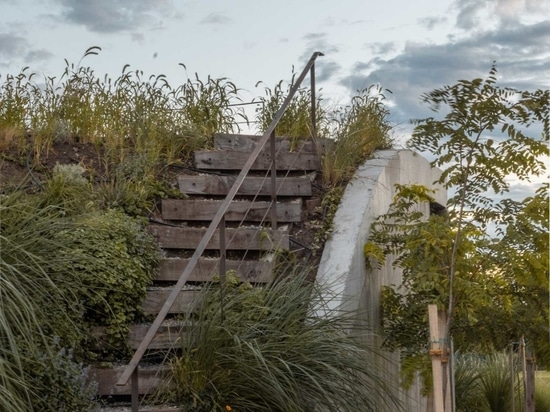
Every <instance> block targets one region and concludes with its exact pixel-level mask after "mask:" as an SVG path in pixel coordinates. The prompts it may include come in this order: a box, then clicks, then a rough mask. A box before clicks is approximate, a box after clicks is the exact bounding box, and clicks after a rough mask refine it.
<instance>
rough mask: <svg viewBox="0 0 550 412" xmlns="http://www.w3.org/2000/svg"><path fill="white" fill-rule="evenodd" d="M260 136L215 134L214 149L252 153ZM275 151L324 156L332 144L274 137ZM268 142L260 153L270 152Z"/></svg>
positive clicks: (330, 140) (328, 140) (319, 140)
mask: <svg viewBox="0 0 550 412" xmlns="http://www.w3.org/2000/svg"><path fill="white" fill-rule="evenodd" d="M260 138H261V136H257V135H244V134H222V133H220V134H216V135H214V148H215V149H217V150H235V151H242V152H252V150H254V148H255V147H256V143H257V142H258V140H260ZM275 140H276V143H275V151H277V152H282V151H286V152H301V153H313V154H318V155H321V154H324V153H325V152H326V150H327V148H328V147H330V146H332V145H333V144H334V140H332V139H294V141H293V139H289V138H288V137H276V139H275ZM270 150H271V149H270V143H269V141H268V142H267V143H266V144H265V146H264V148H263V149H262V151H261V152H260V153H269V152H270Z"/></svg>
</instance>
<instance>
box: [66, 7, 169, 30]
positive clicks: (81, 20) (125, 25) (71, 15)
mask: <svg viewBox="0 0 550 412" xmlns="http://www.w3.org/2000/svg"><path fill="white" fill-rule="evenodd" d="M58 1H59V3H60V4H61V5H62V6H63V12H62V17H63V18H65V19H67V20H68V21H70V22H72V23H74V24H79V25H82V26H85V27H86V28H87V29H88V30H90V31H94V32H98V33H114V32H134V31H135V30H136V29H139V28H142V27H156V26H158V25H159V24H160V25H162V19H163V18H165V17H168V16H171V15H172V14H173V6H172V4H171V2H170V1H169V0H160V1H155V2H151V1H148V0H118V1H112V0H94V1H79V0H58Z"/></svg>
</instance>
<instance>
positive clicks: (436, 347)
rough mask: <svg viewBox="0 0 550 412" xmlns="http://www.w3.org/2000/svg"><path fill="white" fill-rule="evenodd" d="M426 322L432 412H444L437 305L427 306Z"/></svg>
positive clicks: (441, 346)
mask: <svg viewBox="0 0 550 412" xmlns="http://www.w3.org/2000/svg"><path fill="white" fill-rule="evenodd" d="M428 320H429V324H430V358H431V359H432V374H433V385H434V388H433V395H434V409H433V410H434V412H444V411H445V405H444V403H443V402H444V401H443V373H442V372H443V370H442V367H441V357H442V355H443V346H444V345H442V342H441V339H440V338H439V319H438V315H437V305H428Z"/></svg>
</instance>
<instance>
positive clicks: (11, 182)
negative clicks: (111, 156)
mask: <svg viewBox="0 0 550 412" xmlns="http://www.w3.org/2000/svg"><path fill="white" fill-rule="evenodd" d="M56 164H78V165H80V166H82V167H83V168H84V170H85V174H86V175H92V176H94V178H104V177H105V165H106V164H105V158H104V153H103V150H102V149H101V148H98V147H97V146H95V145H93V144H78V143H65V142H64V143H54V144H53V145H52V147H50V148H49V149H48V150H46V149H44V150H42V151H41V152H40V153H39V154H38V155H37V154H35V153H33V151H30V152H29V151H26V152H25V151H22V150H21V149H19V148H17V147H8V148H7V149H6V150H2V151H0V193H3V192H6V191H9V190H11V189H14V188H16V187H24V188H27V189H32V187H33V186H40V184H41V183H42V182H44V181H45V180H46V179H47V178H48V177H49V176H50V175H51V173H52V170H53V168H54V167H55V165H56Z"/></svg>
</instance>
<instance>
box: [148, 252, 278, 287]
mask: <svg viewBox="0 0 550 412" xmlns="http://www.w3.org/2000/svg"><path fill="white" fill-rule="evenodd" d="M219 262H220V260H219V259H201V260H199V262H198V263H197V266H195V269H194V270H193V272H191V276H189V278H188V281H189V282H208V281H210V280H212V277H213V276H214V275H217V274H218V273H219ZM188 263H189V259H179V258H171V259H162V260H161V261H160V264H159V270H158V274H157V276H156V277H155V280H160V281H174V282H175V281H177V280H178V279H179V277H180V275H181V274H182V272H183V271H184V270H185V268H186V267H187V264H188ZM225 266H226V270H235V271H236V272H237V275H238V276H239V279H240V280H242V281H244V282H252V283H265V282H269V281H270V280H271V277H272V271H273V262H267V261H263V260H260V261H247V260H244V261H243V260H226V262H225Z"/></svg>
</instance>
